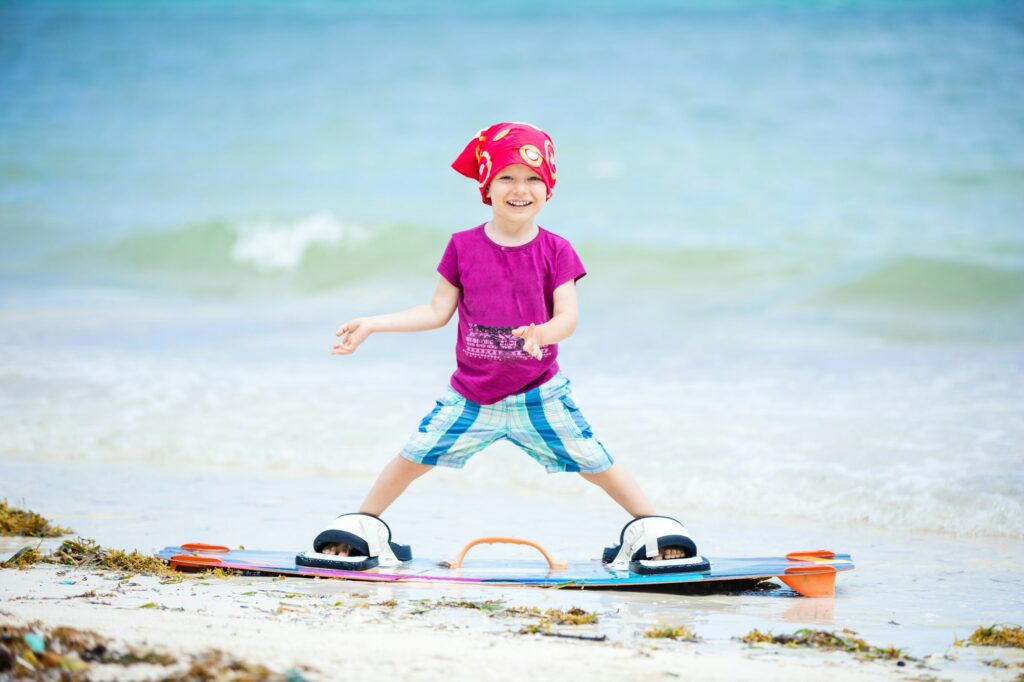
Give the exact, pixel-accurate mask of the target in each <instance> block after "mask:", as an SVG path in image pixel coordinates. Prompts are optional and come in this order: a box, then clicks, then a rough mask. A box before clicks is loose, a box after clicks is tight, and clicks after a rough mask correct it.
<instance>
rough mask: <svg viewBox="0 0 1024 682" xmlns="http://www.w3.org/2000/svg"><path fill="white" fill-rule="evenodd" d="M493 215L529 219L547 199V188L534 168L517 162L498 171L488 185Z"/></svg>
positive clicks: (538, 211)
mask: <svg viewBox="0 0 1024 682" xmlns="http://www.w3.org/2000/svg"><path fill="white" fill-rule="evenodd" d="M487 196H489V197H490V198H491V206H492V207H493V208H494V215H495V216H500V217H502V218H506V219H508V220H513V221H515V222H521V221H524V220H532V219H533V218H534V216H536V215H537V214H538V213H540V210H541V209H542V208H544V204H546V203H547V196H548V188H547V185H545V184H544V180H543V179H542V178H541V177H540V174H539V173H537V171H535V170H534V169H532V168H530V167H529V166H527V165H524V164H521V163H516V164H513V165H511V166H506V167H505V168H502V169H501V170H500V171H498V174H497V175H496V176H495V177H494V179H493V180H491V184H490V186H489V187H488V188H487Z"/></svg>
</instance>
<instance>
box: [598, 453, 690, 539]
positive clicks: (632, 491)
mask: <svg viewBox="0 0 1024 682" xmlns="http://www.w3.org/2000/svg"><path fill="white" fill-rule="evenodd" d="M580 476H582V477H583V478H585V479H587V480H588V481H590V482H591V483H593V484H594V485H596V486H597V487H599V488H601V490H603V491H605V492H606V493H608V495H609V496H610V497H611V498H612V499H613V500H615V501H616V502H618V503H619V506H620V507H622V508H623V509H625V510H626V511H627V512H628V513H629V515H630V516H632V517H633V518H636V517H637V516H656V515H657V512H655V511H654V505H653V504H651V501H650V500H649V499H647V495H645V494H644V491H643V490H641V489H640V486H639V485H638V484H637V482H636V479H634V478H633V476H632V475H631V474H630V473H629V472H628V471H627V470H626V469H624V468H622V466H621V465H619V464H612V465H611V466H610V467H608V468H607V469H605V470H604V471H602V472H601V473H599V474H584V473H581V474H580ZM682 557H683V550H681V549H678V548H675V547H666V548H665V554H664V556H662V555H660V554H659V555H658V556H657V557H656V558H658V559H681V558H682Z"/></svg>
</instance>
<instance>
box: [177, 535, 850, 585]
mask: <svg viewBox="0 0 1024 682" xmlns="http://www.w3.org/2000/svg"><path fill="white" fill-rule="evenodd" d="M295 554H296V553H295V552H282V551H269V550H245V549H234V550H233V549H228V548H227V547H223V546H218V545H205V544H200V543H192V544H186V545H183V546H180V547H165V548H164V549H163V550H162V551H161V552H160V553H159V556H160V558H162V559H164V560H165V561H167V562H168V563H169V564H170V566H171V567H172V568H176V569H179V570H196V569H209V568H224V569H231V570H234V571H240V572H243V573H245V574H248V575H286V576H304V577H316V576H318V577H321V578H336V579H342V580H363V581H380V582H420V583H459V584H467V583H471V584H488V585H520V586H534V587H576V588H584V587H585V588H602V589H609V588H634V587H644V586H650V587H653V586H670V585H681V584H697V583H706V582H715V581H729V580H747V581H750V580H757V579H767V578H778V579H779V580H781V581H782V582H784V583H785V584H786V585H788V586H789V587H791V588H793V589H794V590H796V591H797V592H798V593H800V594H802V595H805V596H831V595H832V594H833V593H834V586H835V577H836V574H837V572H841V571H849V570H851V569H853V567H854V566H853V562H852V561H851V560H850V555H848V554H836V553H833V552H829V551H825V550H815V551H811V552H792V553H790V554H788V555H786V556H782V557H746V558H735V557H708V560H709V561H710V563H711V569H710V570H709V571H704V572H694V573H660V574H651V575H641V574H638V573H633V572H630V571H613V570H611V569H609V568H608V567H607V565H605V564H603V563H601V562H600V561H597V560H584V561H570V562H568V564H566V565H564V566H560V567H556V568H552V567H551V566H550V565H549V564H548V562H546V561H544V560H532V559H506V560H490V559H483V558H478V557H473V558H470V559H466V560H465V561H464V562H463V563H462V565H461V566H460V567H458V568H450V567H449V566H448V562H445V561H442V560H439V559H436V558H433V559H430V558H427V559H420V558H415V559H413V560H412V561H408V562H405V563H403V564H402V565H400V566H394V567H388V568H372V569H369V570H366V571H345V570H337V569H330V568H315V567H308V566H299V565H297V564H296V563H295Z"/></svg>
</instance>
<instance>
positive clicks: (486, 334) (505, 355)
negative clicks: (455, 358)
mask: <svg viewBox="0 0 1024 682" xmlns="http://www.w3.org/2000/svg"><path fill="white" fill-rule="evenodd" d="M513 329H515V327H488V326H487V325H483V324H474V323H473V322H470V323H469V334H467V335H466V337H465V339H464V341H465V344H466V345H465V348H464V349H463V352H464V353H465V354H466V355H468V356H470V357H473V358H481V359H484V360H499V361H501V360H527V359H532V358H531V357H530V356H529V355H527V354H526V352H524V351H523V340H522V339H520V338H519V337H518V336H513V335H512V330H513ZM540 350H541V353H543V354H544V355H547V354H548V348H547V346H541V348H540Z"/></svg>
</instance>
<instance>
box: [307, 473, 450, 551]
mask: <svg viewBox="0 0 1024 682" xmlns="http://www.w3.org/2000/svg"><path fill="white" fill-rule="evenodd" d="M433 468H434V467H432V466H430V465H429V464H417V463H416V462H410V461H409V460H407V459H406V458H405V457H402V456H401V455H396V456H395V458H394V459H392V460H391V461H390V462H388V464H387V466H385V467H384V470H383V471H381V472H380V475H379V476H377V480H376V482H374V484H373V487H372V488H370V492H369V493H367V495H366V499H365V500H363V503H362V504H361V505H359V511H360V512H361V513H363V514H373V515H374V516H380V515H381V514H383V513H384V510H385V509H387V508H388V507H390V506H391V503H392V502H394V501H395V500H397V499H398V496H399V495H401V494H402V493H403V492H405V489H406V488H408V487H409V484H410V483H412V482H413V481H415V480H416V479H417V478H419V477H420V476H422V475H423V474H425V473H427V472H428V471H430V470H431V469H433ZM321 551H322V552H323V553H324V554H338V555H341V556H346V555H347V554H348V551H349V547H348V545H338V544H334V543H331V544H329V545H326V546H325V547H323V549H322V550H321Z"/></svg>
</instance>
